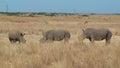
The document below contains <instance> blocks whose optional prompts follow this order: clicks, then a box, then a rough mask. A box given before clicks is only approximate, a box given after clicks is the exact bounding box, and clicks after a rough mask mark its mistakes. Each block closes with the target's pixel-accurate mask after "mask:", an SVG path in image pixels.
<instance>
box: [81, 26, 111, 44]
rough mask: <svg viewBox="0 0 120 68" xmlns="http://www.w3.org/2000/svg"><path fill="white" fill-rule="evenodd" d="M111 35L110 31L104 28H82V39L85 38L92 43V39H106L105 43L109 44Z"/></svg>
mask: <svg viewBox="0 0 120 68" xmlns="http://www.w3.org/2000/svg"><path fill="white" fill-rule="evenodd" d="M111 37H112V32H111V31H110V30H109V29H106V28H100V29H95V28H86V29H83V33H82V40H83V39H85V38H87V39H89V40H90V42H92V43H94V41H95V40H96V41H100V40H104V39H105V40H106V44H110V40H111Z"/></svg>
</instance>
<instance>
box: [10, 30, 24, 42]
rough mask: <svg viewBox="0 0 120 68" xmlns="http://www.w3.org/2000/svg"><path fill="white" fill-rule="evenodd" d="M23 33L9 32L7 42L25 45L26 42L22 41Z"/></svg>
mask: <svg viewBox="0 0 120 68" xmlns="http://www.w3.org/2000/svg"><path fill="white" fill-rule="evenodd" d="M24 35H25V33H22V32H19V31H11V32H9V33H8V37H9V41H10V42H11V43H16V42H17V41H18V42H19V43H26V40H25V39H24Z"/></svg>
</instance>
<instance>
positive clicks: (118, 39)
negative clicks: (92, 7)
mask: <svg viewBox="0 0 120 68" xmlns="http://www.w3.org/2000/svg"><path fill="white" fill-rule="evenodd" d="M104 18H105V19H104ZM99 19H100V20H99ZM0 20H1V21H0V33H1V34H0V68H120V54H119V53H120V36H119V35H120V34H119V33H120V31H119V29H120V23H119V22H120V21H119V20H120V16H119V15H89V18H87V17H82V16H81V15H73V16H56V17H48V16H38V17H17V18H16V17H14V16H1V17H0ZM11 20H12V21H11ZM86 20H87V21H89V23H88V25H87V27H94V28H100V27H107V28H109V29H110V30H111V31H112V33H113V37H112V40H111V44H110V45H109V46H105V43H104V41H100V42H98V41H96V42H95V45H94V46H93V45H92V44H90V42H89V40H87V39H86V40H84V44H79V42H80V41H78V38H77V37H78V36H79V34H81V32H82V31H81V28H82V25H83V24H84V21H86ZM18 21H21V22H18ZM98 24H99V26H98ZM49 29H67V30H69V31H70V33H71V39H70V41H69V43H66V44H64V42H63V41H61V42H57V41H55V42H54V43H50V42H47V43H39V39H40V38H41V37H42V34H41V32H43V31H46V30H49ZM10 30H20V31H23V32H25V33H26V36H25V38H26V40H27V43H26V44H18V43H16V44H10V42H9V40H8V37H7V33H8V31H10Z"/></svg>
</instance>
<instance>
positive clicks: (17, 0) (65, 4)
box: [0, 0, 120, 14]
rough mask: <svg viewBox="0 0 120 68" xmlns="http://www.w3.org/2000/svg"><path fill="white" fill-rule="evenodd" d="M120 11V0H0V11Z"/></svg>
mask: <svg viewBox="0 0 120 68" xmlns="http://www.w3.org/2000/svg"><path fill="white" fill-rule="evenodd" d="M7 6H8V12H52V13H54V12H55V13H108V14H109V13H120V0H0V12H6V11H7Z"/></svg>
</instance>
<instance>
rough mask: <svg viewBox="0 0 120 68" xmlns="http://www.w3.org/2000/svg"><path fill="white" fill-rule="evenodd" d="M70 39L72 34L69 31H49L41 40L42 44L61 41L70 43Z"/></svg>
mask: <svg viewBox="0 0 120 68" xmlns="http://www.w3.org/2000/svg"><path fill="white" fill-rule="evenodd" d="M69 39H70V32H69V31H67V30H48V31H47V32H44V33H43V38H42V39H40V42H45V41H48V40H50V41H61V40H64V42H68V40H69Z"/></svg>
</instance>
